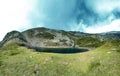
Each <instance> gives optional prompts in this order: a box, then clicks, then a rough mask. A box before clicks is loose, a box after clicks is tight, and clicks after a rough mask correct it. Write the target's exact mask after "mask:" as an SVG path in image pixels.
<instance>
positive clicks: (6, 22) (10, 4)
mask: <svg viewBox="0 0 120 76" xmlns="http://www.w3.org/2000/svg"><path fill="white" fill-rule="evenodd" d="M31 3H32V0H0V40H2V39H3V37H4V35H5V34H6V33H7V32H9V31H12V30H19V29H20V28H21V27H26V25H29V21H28V20H27V14H28V12H29V11H30V10H32V8H31Z"/></svg>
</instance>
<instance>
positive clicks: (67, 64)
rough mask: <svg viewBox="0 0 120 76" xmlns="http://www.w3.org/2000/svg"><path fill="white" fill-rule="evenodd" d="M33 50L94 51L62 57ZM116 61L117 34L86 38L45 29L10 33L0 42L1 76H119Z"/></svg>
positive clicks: (118, 50)
mask: <svg viewBox="0 0 120 76" xmlns="http://www.w3.org/2000/svg"><path fill="white" fill-rule="evenodd" d="M36 30H37V34H36ZM38 31H39V32H38ZM64 39H65V40H64ZM61 40H62V41H61ZM49 41H51V42H50V44H48V43H45V42H49ZM53 42H55V43H57V44H56V45H53V44H51V43H53ZM64 43H65V44H64ZM30 47H31V48H30ZM34 47H39V48H44V47H48V48H50V47H52V48H58V47H59V48H73V47H74V48H82V47H84V48H94V49H93V50H89V51H86V52H82V53H70V54H61V53H49V52H36V51H35V49H34ZM119 58H120V40H119V32H114V33H113V32H109V33H102V34H87V33H81V32H71V31H62V30H51V29H46V28H35V29H30V30H27V31H24V32H18V31H12V32H10V33H8V34H7V35H6V36H5V38H4V39H3V41H2V42H1V48H0V69H1V70H0V76H120V59H119Z"/></svg>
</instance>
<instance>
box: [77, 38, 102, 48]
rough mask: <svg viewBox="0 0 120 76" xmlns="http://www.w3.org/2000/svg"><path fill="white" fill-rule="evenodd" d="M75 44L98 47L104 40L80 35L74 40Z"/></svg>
mask: <svg viewBox="0 0 120 76" xmlns="http://www.w3.org/2000/svg"><path fill="white" fill-rule="evenodd" d="M76 44H77V45H79V46H80V47H99V46H101V45H103V44H104V42H103V41H100V40H98V39H96V38H92V37H81V38H79V39H78V40H77V41H76Z"/></svg>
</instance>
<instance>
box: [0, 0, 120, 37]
mask: <svg viewBox="0 0 120 76" xmlns="http://www.w3.org/2000/svg"><path fill="white" fill-rule="evenodd" d="M0 11H1V12H0V25H1V26H2V27H1V29H0V32H1V33H0V36H2V37H3V35H5V34H6V33H7V32H8V31H11V30H20V31H23V30H25V29H29V28H34V27H43V26H44V27H47V28H52V29H63V30H73V31H82V32H91V33H97V32H98V33H99V32H105V31H116V30H117V31H120V29H119V28H120V27H119V26H120V25H119V24H120V23H119V20H120V0H34V1H33V0H19V1H16V0H0ZM3 28H4V30H3ZM101 29H103V30H101ZM2 37H1V39H2Z"/></svg>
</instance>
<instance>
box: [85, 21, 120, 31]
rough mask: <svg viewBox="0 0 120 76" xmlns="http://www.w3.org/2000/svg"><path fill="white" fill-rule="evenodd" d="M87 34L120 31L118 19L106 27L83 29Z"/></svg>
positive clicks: (97, 26)
mask: <svg viewBox="0 0 120 76" xmlns="http://www.w3.org/2000/svg"><path fill="white" fill-rule="evenodd" d="M85 31H86V32H87V33H102V32H109V31H120V19H117V20H113V21H112V22H111V23H108V24H106V25H96V26H91V27H88V28H86V29H85Z"/></svg>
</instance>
